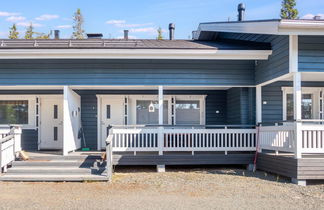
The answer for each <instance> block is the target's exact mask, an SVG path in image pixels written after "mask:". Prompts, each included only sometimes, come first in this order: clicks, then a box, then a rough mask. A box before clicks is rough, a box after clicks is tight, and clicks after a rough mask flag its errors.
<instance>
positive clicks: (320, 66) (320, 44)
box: [298, 36, 324, 72]
mask: <svg viewBox="0 0 324 210" xmlns="http://www.w3.org/2000/svg"><path fill="white" fill-rule="evenodd" d="M298 49H299V51H298V53H299V54H298V55H299V56H298V61H299V66H298V67H299V71H301V72H324V36H299V37H298Z"/></svg>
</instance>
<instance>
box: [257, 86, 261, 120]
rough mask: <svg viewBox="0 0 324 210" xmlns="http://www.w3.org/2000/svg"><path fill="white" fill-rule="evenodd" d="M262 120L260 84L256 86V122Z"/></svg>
mask: <svg viewBox="0 0 324 210" xmlns="http://www.w3.org/2000/svg"><path fill="white" fill-rule="evenodd" d="M261 122H262V86H261V85H257V86H256V123H257V124H258V123H261Z"/></svg>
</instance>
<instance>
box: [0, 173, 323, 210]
mask: <svg viewBox="0 0 324 210" xmlns="http://www.w3.org/2000/svg"><path fill="white" fill-rule="evenodd" d="M116 171H117V172H116V173H115V174H114V177H113V178H114V180H113V182H112V183H111V184H108V183H104V182H92V183H91V182H87V183H19V182H16V183H8V182H2V183H0V209H141V210H142V209H324V184H320V183H317V184H313V185H309V186H307V187H302V186H297V185H293V184H290V183H289V180H286V179H284V178H280V177H277V176H274V175H271V174H267V173H264V172H257V173H255V174H253V173H251V172H248V171H246V170H243V169H240V168H226V169H223V168H216V167H206V168H179V167H178V168H167V172H166V173H155V172H154V169H153V168H117V170H116Z"/></svg>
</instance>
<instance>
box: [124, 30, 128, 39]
mask: <svg viewBox="0 0 324 210" xmlns="http://www.w3.org/2000/svg"><path fill="white" fill-rule="evenodd" d="M128 32H129V31H128V30H124V39H125V40H128Z"/></svg>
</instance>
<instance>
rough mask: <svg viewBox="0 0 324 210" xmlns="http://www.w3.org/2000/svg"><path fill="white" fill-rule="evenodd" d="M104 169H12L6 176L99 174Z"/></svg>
mask: <svg viewBox="0 0 324 210" xmlns="http://www.w3.org/2000/svg"><path fill="white" fill-rule="evenodd" d="M103 171H105V168H104V167H102V168H77V167H74V168H69V167H14V168H9V169H8V172H7V174H24V175H27V174H101V173H102V172H103Z"/></svg>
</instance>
